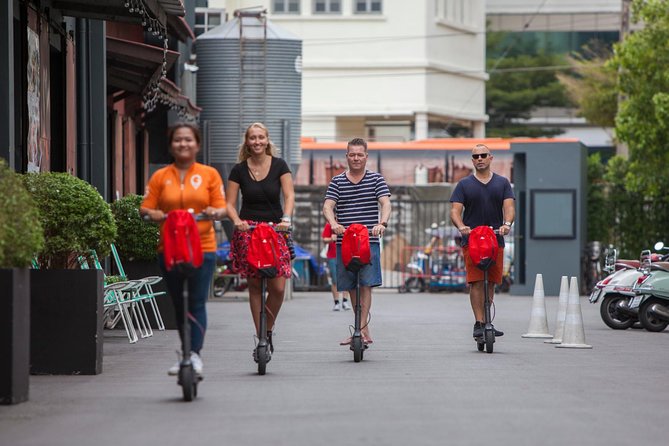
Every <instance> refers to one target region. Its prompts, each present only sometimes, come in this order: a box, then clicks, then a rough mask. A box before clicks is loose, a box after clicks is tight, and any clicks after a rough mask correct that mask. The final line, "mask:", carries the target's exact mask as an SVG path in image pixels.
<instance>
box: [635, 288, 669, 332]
mask: <svg viewBox="0 0 669 446" xmlns="http://www.w3.org/2000/svg"><path fill="white" fill-rule="evenodd" d="M662 303H664V301H662V300H660V299H657V298H655V297H651V298H650V299H648V300H646V301H645V302H644V303H642V304H641V306H640V307H639V322H641V325H643V328H645V329H646V330H648V331H651V332H655V333H657V332H660V331H664V329H665V328H667V325H669V322H667V321H665V320H663V319H660V318H658V317H657V316H655V315H654V314H651V313H650V307H651V306H653V304H662Z"/></svg>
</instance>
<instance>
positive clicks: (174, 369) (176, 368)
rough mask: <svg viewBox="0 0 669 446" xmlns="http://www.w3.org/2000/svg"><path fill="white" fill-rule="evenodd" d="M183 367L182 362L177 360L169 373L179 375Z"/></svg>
mask: <svg viewBox="0 0 669 446" xmlns="http://www.w3.org/2000/svg"><path fill="white" fill-rule="evenodd" d="M180 367H181V362H180V361H177V362H176V363H174V365H173V366H172V367H170V369H169V370H168V371H167V374H168V375H170V376H177V375H178V374H179V368H180Z"/></svg>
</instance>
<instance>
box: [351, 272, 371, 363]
mask: <svg viewBox="0 0 669 446" xmlns="http://www.w3.org/2000/svg"><path fill="white" fill-rule="evenodd" d="M355 297H356V299H355V305H354V307H353V311H354V313H355V321H354V325H353V336H352V337H351V347H350V348H351V350H353V361H354V362H360V361H362V360H363V356H364V353H365V350H367V348H368V347H369V346H368V345H367V344H365V343H364V342H363V340H362V331H361V330H362V328H361V323H362V321H361V319H362V304H361V302H360V300H361V299H360V271H359V270H358V271H356V272H355Z"/></svg>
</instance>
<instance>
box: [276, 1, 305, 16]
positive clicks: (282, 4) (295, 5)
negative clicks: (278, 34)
mask: <svg viewBox="0 0 669 446" xmlns="http://www.w3.org/2000/svg"><path fill="white" fill-rule="evenodd" d="M272 10H273V12H274V14H299V13H300V0H274V1H272Z"/></svg>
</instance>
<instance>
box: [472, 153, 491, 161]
mask: <svg viewBox="0 0 669 446" xmlns="http://www.w3.org/2000/svg"><path fill="white" fill-rule="evenodd" d="M488 155H490V154H489V153H475V154H473V155H472V159H475V160H477V159H479V158H481V159H486V158H488Z"/></svg>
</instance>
